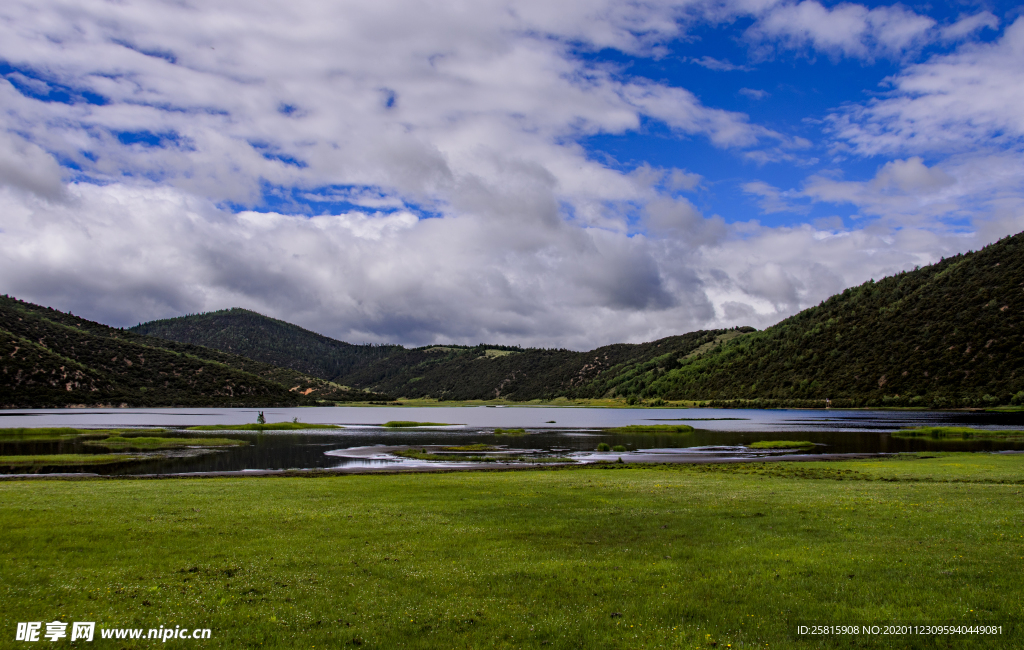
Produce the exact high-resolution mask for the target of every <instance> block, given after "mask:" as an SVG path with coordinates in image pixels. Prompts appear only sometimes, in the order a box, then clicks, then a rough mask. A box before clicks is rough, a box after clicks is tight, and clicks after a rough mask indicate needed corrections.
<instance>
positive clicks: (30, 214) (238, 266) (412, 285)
mask: <svg viewBox="0 0 1024 650" xmlns="http://www.w3.org/2000/svg"><path fill="white" fill-rule="evenodd" d="M515 191H516V190H515V188H510V189H509V192H510V194H508V195H505V196H504V197H503V198H505V199H510V198H511V197H512V195H513V194H514V193H515ZM68 193H69V195H70V197H69V199H68V200H67V201H65V202H63V203H54V202H50V201H46V200H44V199H41V198H39V197H36V196H35V195H30V194H26V193H23V192H22V193H18V192H16V191H14V190H10V189H7V190H3V189H0V247H2V248H3V250H4V253H5V254H4V255H3V256H2V257H0V278H3V286H2V287H0V289H2V291H4V292H7V293H11V294H13V295H16V296H18V297H21V298H24V299H27V300H32V301H36V302H40V303H42V304H46V305H51V306H54V307H56V308H60V309H65V310H70V311H72V312H73V313H75V314H77V315H81V316H85V317H87V318H93V319H97V320H100V321H102V322H107V323H110V324H113V325H132V324H135V323H136V322H139V321H143V320H148V319H151V318H161V317H168V316H174V315H179V314H182V313H187V312H198V311H204V310H212V309H220V308H224V307H230V306H242V307H247V308H250V309H255V310H257V311H260V312H262V313H266V314H269V315H271V316H274V317H277V318H282V319H285V320H288V321H291V322H296V323H298V324H300V325H303V326H305V327H309V328H312V329H314V330H316V331H319V332H322V333H324V334H327V335H330V336H335V337H337V338H340V339H342V340H349V341H354V342H364V341H396V342H402V343H412V344H426V343H432V342H441V341H455V342H462V343H477V342H480V341H489V342H502V343H520V344H525V345H540V346H549V347H553V346H559V347H572V348H576V349H585V348H591V347H594V346H597V345H601V344H605V343H612V342H616V341H642V340H652V339H655V338H659V337H662V336H668V335H671V334H678V333H681V332H685V331H691V330H694V329H700V328H707V327H720V326H731V325H740V324H751V325H754V326H757V327H764V326H766V325H769V324H772V323H774V322H776V321H778V320H779V319H780V318H782V317H784V316H787V315H789V314H791V313H793V312H794V311H796V310H798V309H801V308H804V307H807V306H810V305H813V304H816V303H817V302H819V301H820V300H822V299H824V298H827V297H828V296H829V295H831V294H832V293H835V292H836V291H840V290H842V289H843V288H845V287H847V286H850V285H853V284H857V283H859V282H863V281H865V280H867V279H868V278H870V277H875V278H880V277H882V276H883V275H885V274H888V273H893V272H896V271H899V270H902V269H906V268H909V267H912V266H913V265H915V264H925V263H928V262H931V261H935V260H936V259H937V258H938V257H939V255H942V254H950V253H953V252H959V251H962V250H965V249H966V248H969V247H970V248H977V247H978V246H979V245H981V244H983V243H986V242H987V241H989V240H990V239H991V238H994V237H997V236H1000V235H1004V234H1006V233H1007V232H1010V231H1011V230H1010V229H1012V228H1017V229H1020V228H1021V227H1024V217H1022V216H1021V215H1022V214H1024V212H1020V211H1018V212H1016V213H1014V214H1016V216H1015V217H1012V216H1008V217H1007V218H1006V219H1004V220H1003V221H999V222H996V221H991V222H988V226H989V227H988V229H987V230H986V231H985V232H983V233H979V234H976V235H955V234H946V233H942V232H937V231H935V230H934V229H932V228H930V227H928V224H926V225H924V226H914V225H912V224H911V225H909V226H906V227H903V226H891V225H890V226H887V225H883V224H876V225H869V226H868V227H866V228H862V229H860V230H855V231H843V232H839V233H836V232H833V230H832V228H829V229H825V230H823V229H817V228H813V227H811V226H801V227H793V228H767V227H763V226H760V225H758V224H756V223H753V222H751V223H741V224H734V225H732V226H729V225H726V224H725V223H724V222H722V221H721V220H720V219H716V218H712V219H706V218H704V217H703V216H702V215H701V213H700V212H699V211H698V210H697V209H696V208H695V207H694V206H693V205H691V204H689V203H688V202H686V201H684V200H668V199H661V200H658V201H653V202H651V203H649V204H648V206H647V208H646V213H645V214H646V216H645V217H644V218H645V220H646V223H647V226H648V233H647V235H632V236H630V235H628V234H627V233H625V232H613V231H609V230H604V229H595V228H579V227H576V226H574V225H572V224H570V223H565V222H557V221H555V222H550V223H546V224H541V225H540V226H538V227H531V228H524V227H522V225H521V224H520V223H517V222H516V221H513V220H508V219H500V218H494V217H493V216H492V215H486V214H464V215H460V216H445V217H441V218H437V219H426V220H420V219H418V218H416V217H415V216H414V215H412V214H410V213H408V212H405V211H401V210H400V211H397V212H392V213H388V214H370V215H367V214H364V213H359V212H351V213H344V214H337V215H323V216H315V217H304V216H290V215H283V214H276V213H256V212H242V213H238V214H233V213H231V212H227V211H224V210H221V209H218V208H216V207H214V206H213V205H212V204H211V203H210V202H209V201H208V200H205V199H202V198H198V197H195V196H192V195H189V194H187V193H185V192H182V191H180V190H177V189H173V188H167V187H164V188H141V187H130V186H127V185H122V184H112V185H107V186H97V185H91V184H74V185H71V186H70V187H69V190H68ZM1008 214H1009V213H1008ZM983 236H984V237H988V238H989V239H988V240H985V239H980V237H983Z"/></svg>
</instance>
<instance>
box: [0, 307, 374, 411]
mask: <svg viewBox="0 0 1024 650" xmlns="http://www.w3.org/2000/svg"><path fill="white" fill-rule="evenodd" d="M374 397H378V398H385V397H384V396H371V395H367V394H365V393H353V392H351V391H346V390H342V389H341V388H340V387H338V386H335V385H331V384H329V383H328V382H325V381H323V380H320V379H317V378H314V377H309V376H307V375H303V374H302V373H298V372H296V371H293V370H288V369H283V368H277V367H274V366H271V365H269V364H264V363H259V362H256V361H253V360H251V359H247V358H244V357H240V356H238V355H231V354H225V353H222V352H219V351H217V350H212V349H208V348H203V347H199V346H194V345H187V344H181V343H174V342H171V341H165V340H162V339H156V338H150V337H145V336H140V335H137V334H134V333H131V332H126V331H123V330H118V329H114V328H111V327H107V326H105V325H101V324H99V323H94V322H91V321H87V320H85V319H82V318H77V317H75V316H72V315H70V314H65V313H62V312H59V311H56V310H53V309H49V308H46V307H40V306H38V305H33V304H31V303H26V302H22V301H19V300H16V299H14V298H10V297H7V296H2V297H0V407H6V408H43V407H63V406H71V405H99V404H104V405H115V406H116V405H121V404H124V405H128V406H171V405H177V406H216V405H225V406H226V405H235V406H243V405H246V406H271V405H281V406H284V405H299V404H303V403H316V399H317V398H321V399H331V400H351V399H372V398H374Z"/></svg>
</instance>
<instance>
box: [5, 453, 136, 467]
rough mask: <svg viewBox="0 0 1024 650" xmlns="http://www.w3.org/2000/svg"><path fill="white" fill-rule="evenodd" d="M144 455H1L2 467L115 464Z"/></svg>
mask: <svg viewBox="0 0 1024 650" xmlns="http://www.w3.org/2000/svg"><path fill="white" fill-rule="evenodd" d="M142 458H144V457H143V456H132V455H130V454H36V455H28V454H26V455H22V456H0V467H66V466H86V465H115V464H117V463H127V462H131V461H135V460H140V459H142Z"/></svg>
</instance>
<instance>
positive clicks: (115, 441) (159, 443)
mask: <svg viewBox="0 0 1024 650" xmlns="http://www.w3.org/2000/svg"><path fill="white" fill-rule="evenodd" d="M84 444H86V445H89V446H91V447H103V448H104V449H111V450H121V451H150V450H155V449H180V448H183V447H238V446H244V445H248V444H249V442H248V441H247V440H232V439H230V438H154V437H148V436H138V437H131V438H123V437H120V436H112V437H110V438H104V439H103V440H87V441H85V443H84Z"/></svg>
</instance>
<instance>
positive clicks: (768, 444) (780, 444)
mask: <svg viewBox="0 0 1024 650" xmlns="http://www.w3.org/2000/svg"><path fill="white" fill-rule="evenodd" d="M813 446H814V443H813V442H810V441H809V440H761V441H759V442H752V443H750V444H749V445H747V447H749V448H750V449H808V448H810V447H813Z"/></svg>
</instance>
